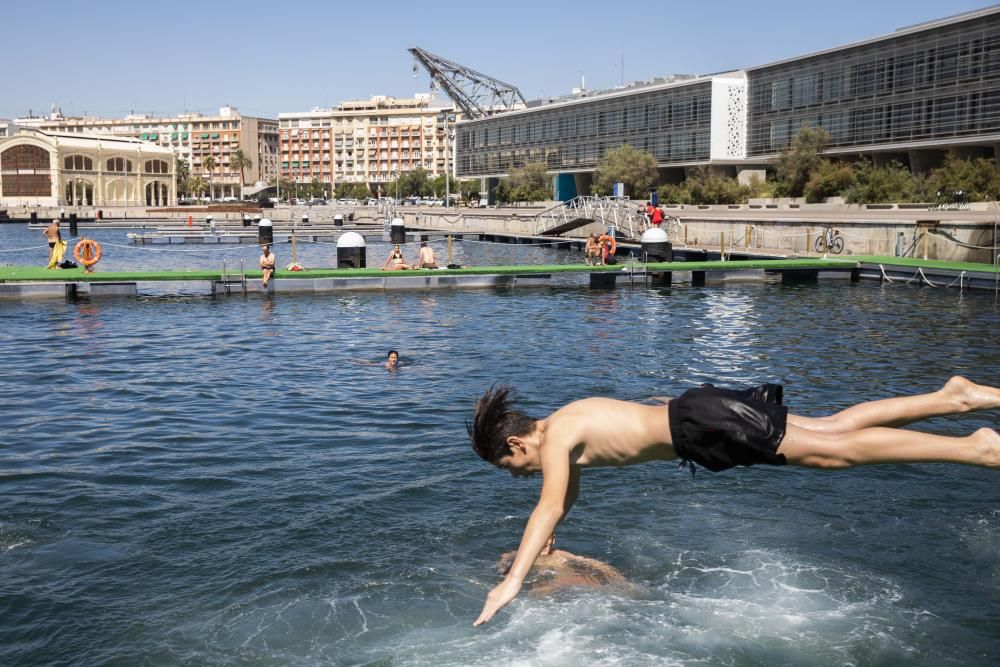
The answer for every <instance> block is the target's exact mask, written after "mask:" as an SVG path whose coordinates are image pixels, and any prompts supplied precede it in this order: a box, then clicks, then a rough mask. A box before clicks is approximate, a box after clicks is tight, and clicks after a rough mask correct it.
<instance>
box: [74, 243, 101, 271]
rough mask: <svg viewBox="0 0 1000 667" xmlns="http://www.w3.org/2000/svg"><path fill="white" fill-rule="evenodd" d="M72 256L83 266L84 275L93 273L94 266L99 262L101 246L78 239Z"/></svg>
mask: <svg viewBox="0 0 1000 667" xmlns="http://www.w3.org/2000/svg"><path fill="white" fill-rule="evenodd" d="M73 256H74V257H76V261H78V262H80V263H81V264H83V270H84V273H93V272H94V264H97V263H98V262H99V261H101V244H100V243H98V242H97V241H91V240H90V239H80V241H79V242H78V243H77V244H76V247H75V248H73Z"/></svg>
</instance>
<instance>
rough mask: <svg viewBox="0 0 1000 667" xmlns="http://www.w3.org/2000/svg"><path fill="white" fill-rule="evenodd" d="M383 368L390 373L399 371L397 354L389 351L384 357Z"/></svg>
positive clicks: (394, 351)
mask: <svg viewBox="0 0 1000 667" xmlns="http://www.w3.org/2000/svg"><path fill="white" fill-rule="evenodd" d="M385 367H386V368H388V369H389V370H390V371H398V370H399V352H396V350H389V354H387V355H385Z"/></svg>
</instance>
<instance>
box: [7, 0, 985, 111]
mask: <svg viewBox="0 0 1000 667" xmlns="http://www.w3.org/2000/svg"><path fill="white" fill-rule="evenodd" d="M987 6H989V3H983V2H975V1H964V0H951V1H942V0H884V1H880V0H837V1H829V0H828V1H824V2H810V1H808V0H797V1H792V0H773V1H768V0H759V1H757V2H753V1H751V2H733V3H730V2H719V1H716V0H702V1H701V2H675V1H674V0H659V1H653V0H632V1H631V2H591V1H589V0H581V1H579V2H545V1H544V0H535V1H533V2H525V1H524V0H503V1H499V2H476V1H473V2H454V3H447V2H398V1H396V0H382V1H368V2H338V1H336V0H333V1H327V2H316V1H313V0H297V1H296V2H259V1H257V0H246V1H243V2H220V1H216V0H201V1H200V2H190V1H189V0H174V1H173V2H167V3H148V4H147V3H144V2H142V1H141V0H140V1H138V2H136V1H135V0H131V1H129V2H121V1H118V0H114V1H109V0H93V1H91V2H73V1H71V0H59V1H57V2H53V3H38V2H13V3H7V4H6V5H5V8H4V9H3V10H0V26H2V28H3V29H2V33H3V35H4V42H5V44H4V46H5V49H4V51H5V55H6V57H5V59H4V60H5V61H6V63H5V64H6V67H5V68H4V69H5V72H4V75H3V77H2V79H0V117H4V118H13V117H15V116H23V115H26V114H27V112H28V110H29V109H32V110H33V111H34V112H35V113H36V114H39V113H45V112H47V111H48V109H49V107H50V105H51V104H52V103H53V102H57V103H58V104H60V106H61V107H62V109H63V113H65V114H67V115H81V114H83V113H84V112H86V113H87V114H90V115H103V116H122V115H125V114H127V113H129V112H130V111H133V110H134V111H135V112H137V113H139V112H152V113H155V114H158V115H166V114H172V113H176V112H180V111H184V110H190V111H202V112H212V111H214V110H216V109H218V107H219V106H222V105H225V104H232V105H235V106H237V107H239V109H240V110H241V111H242V112H243V113H247V114H253V115H264V116H272V117H274V116H276V115H277V114H278V112H279V111H308V110H309V109H312V108H313V107H315V106H331V105H335V104H337V103H338V102H339V101H341V100H347V99H366V98H368V97H369V96H371V95H391V96H395V97H408V96H411V95H412V94H413V93H415V92H426V91H427V90H428V84H429V79H428V77H427V74H426V72H425V71H424V70H423V68H421V69H420V71H419V73H418V78H416V79H414V78H413V73H412V58H411V57H410V54H409V53H408V52H407V51H406V49H407V48H409V47H411V46H420V47H422V48H424V49H426V50H428V51H430V52H432V53H436V54H439V55H442V56H444V57H446V58H448V59H450V60H453V61H455V62H458V63H461V64H463V65H466V66H468V67H471V68H473V69H476V70H479V71H481V72H484V73H486V74H489V75H491V76H494V77H496V78H498V79H501V80H504V81H507V82H508V83H512V84H514V85H516V86H518V87H519V88H520V89H521V92H522V93H523V94H524V96H525V97H526V98H528V99H533V98H537V97H541V96H549V97H554V96H558V95H562V94H565V93H568V92H569V91H570V89H572V88H573V87H574V86H577V85H579V83H580V77H581V75H583V76H585V77H586V84H587V88H590V89H600V88H609V87H612V86H614V85H617V84H618V83H620V81H621V80H622V74H623V72H624V79H625V80H626V81H632V80H638V79H647V78H651V77H654V76H662V75H664V74H669V73H687V74H706V73H711V72H718V71H723V70H728V69H738V68H740V67H749V66H752V65H761V64H765V63H769V62H773V61H775V60H781V59H783V58H787V57H792V56H797V55H801V54H805V53H810V52H813V51H818V50H821V49H825V48H829V47H833V46H839V45H842V44H847V43H850V42H855V41H860V40H864V39H868V38H870V37H876V36H879V35H884V34H887V33H891V32H893V31H895V30H896V29H897V28H900V27H904V26H908V25H912V24H914V23H920V22H923V21H928V20H932V19H937V18H942V17H945V16H949V15H952V14H957V13H961V12H965V11H969V10H973V9H979V8H982V7H987ZM623 61H624V68H623V67H622V62H623Z"/></svg>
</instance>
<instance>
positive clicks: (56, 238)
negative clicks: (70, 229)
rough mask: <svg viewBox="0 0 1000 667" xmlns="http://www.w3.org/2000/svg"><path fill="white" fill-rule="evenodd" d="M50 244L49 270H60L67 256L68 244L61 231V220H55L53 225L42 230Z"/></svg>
mask: <svg viewBox="0 0 1000 667" xmlns="http://www.w3.org/2000/svg"><path fill="white" fill-rule="evenodd" d="M42 236H44V237H45V238H46V239H47V240H48V242H49V265H48V266H46V267H45V268H47V269H58V268H60V266H59V264H60V263H61V262H62V261H63V256H64V255H65V254H66V242H65V241H63V240H62V232H61V231H60V230H59V218H53V219H52V224H51V225H49V226H48V227H46V228H45V229H43V230H42Z"/></svg>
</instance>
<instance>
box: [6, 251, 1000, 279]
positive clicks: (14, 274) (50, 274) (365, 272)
mask: <svg viewBox="0 0 1000 667" xmlns="http://www.w3.org/2000/svg"><path fill="white" fill-rule="evenodd" d="M860 264H882V265H885V266H893V267H906V268H922V269H934V270H944V271H959V272H960V271H966V272H979V273H990V274H993V273H997V272H998V267H997V266H994V265H992V264H973V263H969V262H945V261H940V260H924V259H912V258H906V257H878V256H862V255H852V256H851V257H850V258H849V259H847V258H835V259H834V258H831V259H822V258H818V257H816V258H799V259H753V260H732V261H725V262H723V261H718V260H716V261H706V262H659V263H651V264H640V263H629V262H623V263H619V264H616V265H612V266H587V265H586V264H538V265H531V266H472V267H464V268H461V269H438V270H435V271H431V270H427V269H416V270H410V271H383V270H381V269H333V268H317V269H308V270H306V271H286V270H279V271H277V272H276V273H275V277H276V278H277V279H279V280H280V279H281V278H368V277H375V276H381V277H392V276H396V275H398V276H413V275H419V274H441V275H444V274H448V275H510V274H516V275H533V274H559V273H621V272H623V270H626V271H627V270H629V269H633V268H634V269H636V270H647V271H739V270H742V269H764V270H769V271H782V270H795V269H798V270H801V269H818V270H827V269H849V268H852V267H856V266H858V265H860ZM228 275H229V276H232V275H234V272H228ZM246 276H247V278H260V276H261V272H260V271H247V272H246ZM221 279H222V272H221V271H215V270H206V269H177V270H173V271H106V272H102V271H97V272H95V273H84V271H83V268H82V267H81V268H76V269H46V268H44V267H38V266H4V267H0V282H48V281H53V282H142V281H165V280H204V281H215V280H221Z"/></svg>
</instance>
